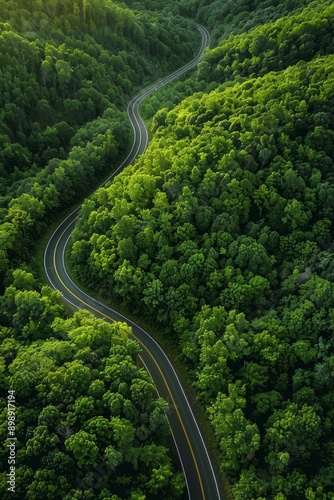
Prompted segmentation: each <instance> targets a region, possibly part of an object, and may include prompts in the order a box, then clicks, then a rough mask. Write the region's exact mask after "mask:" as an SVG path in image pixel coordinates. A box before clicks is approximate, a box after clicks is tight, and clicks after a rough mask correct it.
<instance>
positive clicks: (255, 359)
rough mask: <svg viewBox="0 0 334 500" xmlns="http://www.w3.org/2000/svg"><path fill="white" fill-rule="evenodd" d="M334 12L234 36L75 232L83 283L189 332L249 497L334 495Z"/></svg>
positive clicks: (191, 350) (238, 482)
mask: <svg viewBox="0 0 334 500" xmlns="http://www.w3.org/2000/svg"><path fill="white" fill-rule="evenodd" d="M312 9H313V10H312ZM303 23H305V25H304V24H303ZM297 26H299V29H297ZM332 26H333V9H332V7H331V6H330V5H329V3H328V2H317V3H316V4H315V3H313V4H311V5H310V6H309V7H307V8H306V9H305V10H304V11H303V12H302V13H300V12H298V13H296V14H295V15H294V16H288V17H287V18H286V19H282V20H278V21H276V22H275V23H271V24H270V23H269V24H268V25H263V26H260V27H258V28H256V29H254V30H253V31H252V33H251V34H248V33H245V34H243V35H238V37H236V38H233V39H230V40H227V41H223V42H221V44H220V46H219V47H218V48H217V49H214V50H213V51H211V52H209V53H208V56H207V59H206V61H205V62H204V63H203V64H202V69H201V70H200V75H201V76H200V79H201V80H202V81H207V85H208V86H209V87H210V86H211V87H212V84H213V86H214V87H216V88H215V90H212V91H211V92H198V93H196V94H194V95H193V96H191V97H189V98H187V99H186V100H185V101H183V102H182V103H181V104H180V105H179V106H177V107H176V108H175V109H172V110H171V111H168V110H167V109H162V110H160V111H159V112H158V113H157V114H156V116H155V117H154V120H153V127H154V131H155V135H154V138H153V140H152V143H151V145H150V147H149V150H148V151H147V153H146V154H145V155H144V156H143V157H142V158H141V159H140V160H139V162H138V163H137V164H136V165H134V166H132V167H129V168H127V169H126V170H125V171H124V172H123V173H122V174H120V175H119V176H118V177H117V179H115V180H114V181H113V182H112V183H111V184H110V185H109V186H108V187H106V188H103V189H100V190H99V191H98V192H97V193H96V194H94V195H93V196H92V197H91V198H90V200H89V201H87V202H86V203H85V204H84V206H83V209H82V215H81V217H80V219H79V221H78V225H77V228H76V230H75V234H74V241H73V246H72V252H71V260H72V265H73V268H74V270H75V273H76V275H77V276H78V277H79V278H80V279H81V281H82V282H83V283H87V284H88V285H89V286H90V287H92V288H94V289H95V290H97V291H98V292H99V293H101V294H103V295H105V296H106V297H108V298H111V299H112V300H115V301H121V302H122V304H123V305H125V306H126V307H128V308H129V309H130V310H131V311H132V312H134V313H136V314H138V315H140V316H143V317H144V318H145V319H146V320H148V321H150V322H151V323H152V324H156V325H157V326H158V327H159V328H160V329H163V330H164V332H165V335H166V336H168V337H169V338H171V339H173V341H174V342H176V343H178V345H179V350H180V359H181V360H182V361H183V362H184V364H185V366H186V367H187V369H188V371H189V374H190V376H191V377H192V379H193V381H194V387H195V388H196V389H197V390H198V398H199V401H200V402H201V403H202V404H203V406H204V408H206V411H207V413H208V415H209V417H210V419H211V421H212V425H213V427H214V429H215V433H216V436H217V442H218V444H219V447H220V450H221V469H222V470H223V471H224V472H227V473H228V475H229V477H230V478H231V481H232V483H233V484H234V487H233V492H234V496H235V498H236V499H238V500H248V499H249V500H251V499H253V498H256V499H260V498H261V499H262V498H266V499H275V500H284V499H291V500H295V499H304V498H307V499H320V498H321V499H331V498H332V496H333V494H334V492H333V484H334V469H333V465H332V464H333V449H334V448H333V432H334V429H333V423H332V422H333V418H332V417H333V414H332V412H333V397H334V394H333V376H334V375H333V335H332V331H333V306H334V303H333V300H334V299H333V297H334V293H333V292H334V289H333V286H334V285H333V280H334V275H333V269H334V267H333V262H334V260H333V246H332V237H333V225H332V224H333V223H332V220H333V217H332V214H333V209H334V185H333V181H334V178H333V160H334V158H333V153H334V151H333V136H334V128H333V125H334V114H333V104H334V100H333V98H334V95H333V89H334V85H333V84H334V81H333V80H334V72H333V67H334V56H333V54H332V52H333V35H332V33H333V30H332ZM306 28H308V29H306ZM273 30H274V31H273ZM284 30H285V31H284ZM305 30H306V31H305ZM312 30H313V31H312ZM269 32H271V33H274V34H275V36H274V35H272V38H270V37H269V35H268V33H269ZM282 33H284V36H283V34H282ZM261 37H265V39H266V40H267V41H268V44H267V45H265V44H264V43H262V42H261V43H260V41H261V40H262V39H263V38H261ZM324 37H327V39H326V43H325V44H324V43H323V40H324ZM256 40H258V41H259V44H258V45H257V49H255V41H256ZM234 42H235V45H234ZM252 44H254V47H253V48H251V45H252ZM294 47H295V49H296V47H298V51H297V49H296V50H295V52H294ZM255 50H256V54H255V52H254V51H255ZM252 51H253V52H252ZM279 54H286V56H287V58H288V59H287V58H286V57H285V56H284V57H283V56H282V57H281V58H280V57H279ZM228 60H230V61H231V62H230V65H231V68H232V69H229V68H228V67H227V65H226V61H228ZM280 61H281V62H280ZM259 75H261V76H259ZM213 78H214V82H213Z"/></svg>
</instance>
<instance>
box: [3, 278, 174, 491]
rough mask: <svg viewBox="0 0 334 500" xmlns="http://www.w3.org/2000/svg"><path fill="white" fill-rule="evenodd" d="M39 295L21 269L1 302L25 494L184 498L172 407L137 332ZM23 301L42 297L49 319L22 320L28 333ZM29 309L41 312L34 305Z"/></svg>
mask: <svg viewBox="0 0 334 500" xmlns="http://www.w3.org/2000/svg"><path fill="white" fill-rule="evenodd" d="M35 287H36V284H35V279H34V277H33V275H32V274H31V273H28V272H24V271H22V270H20V269H18V270H16V271H14V273H13V284H12V285H10V286H9V287H7V289H6V291H5V293H4V295H3V296H2V297H1V304H0V307H1V313H2V314H4V315H5V318H6V321H7V325H8V326H7V327H6V328H5V327H2V328H1V330H0V331H1V337H0V353H1V359H3V360H4V363H3V364H2V376H1V377H0V384H1V407H2V408H7V390H8V389H9V388H10V389H11V390H14V391H15V406H16V414H15V416H16V420H15V422H16V437H17V441H16V452H17V463H16V464H15V466H16V480H17V493H18V494H19V495H20V497H21V498H29V499H30V498H31V499H33V498H34V499H35V498H50V499H51V498H75V497H76V495H80V498H82V496H85V498H90V497H92V498H97V497H99V498H100V497H101V498H102V496H103V498H106V497H108V498H112V497H113V495H117V498H130V497H131V495H135V494H136V492H138V491H141V492H142V495H143V496H144V498H148V497H151V498H157V497H158V496H163V497H164V498H181V497H182V495H183V490H184V479H183V476H182V475H181V474H180V473H179V472H176V471H175V470H174V465H173V462H172V459H171V457H170V452H169V449H168V447H167V443H168V441H167V439H168V437H169V434H170V430H169V427H168V423H167V421H166V417H165V412H166V411H167V410H168V405H167V403H165V402H164V401H163V400H161V399H156V397H155V386H154V385H153V383H152V381H151V379H150V377H149V376H148V374H147V373H146V371H144V370H143V369H142V368H138V367H137V365H136V360H137V355H138V353H139V352H140V349H139V345H138V344H137V343H136V342H135V341H133V340H130V339H129V338H128V336H129V334H130V333H131V331H130V329H129V328H128V327H127V326H126V325H125V324H122V323H112V324H111V323H106V322H105V321H104V320H101V319H97V318H95V317H94V316H93V315H91V314H90V313H89V312H88V311H83V310H82V311H78V312H77V313H75V314H74V315H73V316H71V317H70V318H66V317H65V313H64V311H63V310H62V308H61V307H60V306H59V305H57V313H56V314H54V313H55V310H54V308H55V305H54V301H55V296H56V297H58V294H55V292H53V291H51V290H50V289H49V288H48V287H43V288H42V291H40V290H38V289H37V288H35ZM23 293H26V294H32V293H34V294H35V295H34V296H33V300H34V307H35V308H36V310H37V311H38V314H39V317H38V318H37V317H34V321H35V322H36V324H38V328H37V329H36V327H35V326H34V324H33V323H32V320H31V321H27V319H26V318H25V316H24V315H23V314H21V316H22V320H21V323H20V328H21V329H23V330H24V331H25V334H22V335H20V333H19V331H20V330H19V328H18V326H19V325H18V323H17V320H16V313H15V314H14V315H12V318H10V314H9V311H10V308H11V307H12V308H13V309H15V307H18V306H17V305H18V304H19V303H20V301H21V299H22V294H23ZM22 303H23V304H27V307H28V306H29V307H30V308H31V304H30V302H29V300H24V301H23V302H22ZM31 314H33V312H31ZM36 314H37V313H36ZM41 316H42V317H43V319H44V322H43V324H42V323H41V321H40V320H39V318H40V317H41ZM37 331H38V333H39V336H38V337H37V336H36V332H37ZM14 337H15V338H14ZM112 391H115V392H112ZM5 413H7V409H6V410H3V415H2V416H3V418H2V422H3V425H2V426H1V429H0V433H1V437H2V438H3V442H5V440H6V437H7V423H6V422H7V416H6V415H5ZM0 460H1V470H2V471H3V472H2V473H1V474H0V491H1V498H4V499H7V498H8V499H9V498H10V497H11V495H12V493H11V492H9V491H8V489H7V487H8V485H7V483H6V480H7V479H8V478H7V476H6V473H7V469H8V463H7V460H8V455H7V451H6V447H3V450H2V452H1V453H0ZM139 471H140V473H139ZM75 491H76V492H77V493H74V492H75ZM151 495H153V496H151Z"/></svg>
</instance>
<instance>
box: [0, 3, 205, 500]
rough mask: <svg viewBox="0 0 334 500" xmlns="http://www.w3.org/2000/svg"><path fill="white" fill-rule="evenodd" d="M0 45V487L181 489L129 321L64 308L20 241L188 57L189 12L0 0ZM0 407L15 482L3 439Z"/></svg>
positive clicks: (97, 176)
mask: <svg viewBox="0 0 334 500" xmlns="http://www.w3.org/2000/svg"><path fill="white" fill-rule="evenodd" d="M160 7H161V6H160ZM0 44H1V50H0V79H1V83H0V84H1V90H2V92H1V95H0V113H1V121H0V135H1V141H0V241H1V244H0V280H1V281H0V294H1V296H0V350H1V356H0V367H1V368H0V373H1V376H0V379H1V385H0V401H1V408H0V411H1V413H2V418H1V430H0V433H1V443H2V444H3V446H1V458H0V460H1V474H0V496H1V498H4V499H6V498H20V499H23V498H27V499H34V500H35V499H41V500H42V499H43V500H44V499H50V500H53V499H57V498H59V499H62V500H63V499H68V500H70V499H71V500H72V499H74V498H87V499H88V498H92V499H93V498H94V499H96V498H101V499H102V498H113V499H114V500H116V499H121V498H131V499H132V500H143V499H145V498H152V499H154V498H161V497H163V498H170V499H174V498H181V497H182V496H183V492H184V489H185V481H184V477H183V474H182V473H181V472H180V470H179V464H178V461H177V460H176V458H175V456H174V453H175V451H174V448H173V446H172V445H171V437H170V429H169V426H168V423H167V420H166V415H165V414H166V412H167V410H168V405H167V403H166V402H165V401H163V400H162V399H160V398H157V396H156V389H155V386H154V384H153V382H152V380H151V379H150V378H149V376H148V375H147V373H146V371H145V370H144V369H143V368H142V367H141V366H140V363H139V361H138V354H139V352H140V348H139V345H138V344H137V343H136V342H135V341H133V340H130V339H129V334H130V333H131V330H130V329H129V327H127V326H126V324H122V323H115V324H112V325H110V324H107V323H106V322H104V321H102V320H97V319H95V318H94V317H93V316H92V315H91V314H90V313H88V312H87V311H80V312H77V313H76V314H74V315H72V314H71V313H70V312H69V311H68V310H66V309H65V308H64V307H63V305H62V304H61V301H60V295H59V294H58V293H57V292H55V291H53V290H52V289H51V288H49V287H48V286H46V285H45V281H44V279H43V278H41V272H40V270H39V266H38V265H36V256H35V252H36V248H37V246H38V241H39V240H40V239H41V237H42V236H43V235H44V234H45V232H46V231H47V230H48V228H49V226H50V224H52V222H53V221H54V220H56V219H57V218H59V216H60V215H61V213H63V211H64V209H66V208H69V207H71V206H73V204H75V203H78V202H79V201H80V200H82V197H83V196H84V195H85V194H88V193H90V191H91V189H92V187H93V186H94V185H96V186H97V185H99V184H100V183H101V181H102V180H103V178H105V177H106V176H107V175H109V174H110V172H111V171H112V170H113V169H114V168H116V167H118V165H119V163H120V161H121V160H122V159H123V158H124V157H125V156H126V155H127V152H128V148H129V146H130V144H131V139H132V137H131V127H130V125H129V124H128V121H127V117H126V113H125V109H126V103H127V101H128V100H129V99H130V97H131V96H133V95H134V94H135V93H136V91H138V90H139V89H141V88H142V87H143V86H145V85H148V84H150V83H152V82H154V81H155V80H156V79H158V78H159V77H161V76H163V75H165V74H166V73H169V72H170V71H173V70H174V69H175V66H181V65H182V64H183V63H184V62H187V61H188V60H189V59H190V58H191V57H192V54H193V50H194V47H197V46H199V40H198V35H197V30H196V29H195V27H194V22H193V21H188V20H186V19H184V18H182V17H180V16H179V15H178V13H177V12H176V13H175V14H173V9H172V7H170V8H169V9H168V12H166V11H164V9H161V8H152V7H150V6H145V5H143V4H142V5H140V4H137V6H134V8H133V9H132V8H131V6H130V5H129V6H126V5H125V4H124V3H117V2H111V1H103V0H94V1H85V0H83V1H78V2H68V1H63V0H60V1H57V2H50V1H48V2H46V1H40V2H32V1H16V2H12V1H6V0H2V1H1V2H0ZM179 45H182V47H183V51H182V52H181V53H179V51H177V50H176V48H177V47H179ZM8 391H11V392H10V397H11V401H12V402H14V405H12V403H10V404H11V405H12V406H14V407H15V409H16V411H15V417H13V416H12V414H13V410H9V405H7V403H8V402H9V399H8V398H9V393H8ZM13 418H16V421H15V422H16V426H15V423H14V424H13V425H14V428H15V431H16V439H17V441H16V464H15V465H14V467H16V471H15V475H16V490H15V493H13V492H12V491H9V490H8V483H7V480H8V476H7V472H8V470H7V469H8V448H7V447H6V444H5V443H6V439H7V438H8V429H9V427H8V425H7V423H8V421H10V422H13V420H12V419H13Z"/></svg>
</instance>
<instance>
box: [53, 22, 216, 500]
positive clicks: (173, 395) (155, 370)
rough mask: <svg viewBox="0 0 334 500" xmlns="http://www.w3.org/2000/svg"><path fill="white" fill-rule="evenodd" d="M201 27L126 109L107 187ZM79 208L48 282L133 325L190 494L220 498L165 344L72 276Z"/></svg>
mask: <svg viewBox="0 0 334 500" xmlns="http://www.w3.org/2000/svg"><path fill="white" fill-rule="evenodd" d="M198 30H199V31H200V33H201V37H202V45H201V48H200V50H199V52H198V54H197V56H196V57H195V58H194V59H193V60H192V61H190V62H189V63H188V64H186V65H185V66H183V67H182V68H180V69H178V70H177V71H175V72H174V73H172V74H171V75H169V76H167V77H165V78H163V79H161V80H160V81H158V82H157V83H155V84H154V85H152V86H150V87H148V88H147V89H145V90H143V91H142V92H141V93H140V94H138V95H137V96H136V97H134V98H133V99H132V100H131V101H130V103H129V105H128V109H127V113H128V116H129V119H130V121H131V124H132V127H133V132H134V139H133V145H132V148H131V151H130V153H129V154H128V156H127V158H126V159H125V160H124V161H123V163H122V164H121V165H120V166H119V167H118V168H117V170H115V171H114V172H113V173H112V174H111V175H110V176H109V177H108V179H107V180H106V181H105V182H104V183H103V185H104V184H105V183H106V182H108V181H110V180H111V179H112V178H113V177H115V175H117V173H118V172H120V171H121V170H122V169H123V168H124V167H125V166H127V165H129V164H130V163H132V162H133V161H134V160H135V159H136V158H137V157H138V156H139V155H141V154H142V153H143V152H144V151H145V149H146V147H147V144H148V133H147V130H146V127H145V124H144V122H143V120H142V118H141V116H140V114H139V107H140V104H141V103H142V101H143V100H144V99H145V98H146V97H147V96H149V95H150V94H151V93H153V92H154V91H155V90H156V89H157V88H160V87H162V86H163V85H166V84H167V83H169V82H170V81H172V80H174V79H175V78H177V77H178V76H179V75H181V74H182V73H184V72H185V71H187V70H189V69H190V68H192V67H194V66H195V65H196V64H197V63H198V61H199V60H200V59H201V57H202V55H203V52H204V51H205V49H206V48H207V47H208V45H209V42H210V35H209V33H208V32H207V30H206V29H205V28H203V27H202V26H198ZM79 210H80V207H79V208H77V209H76V210H75V211H74V212H72V213H71V214H70V215H69V216H68V217H67V218H66V219H65V220H64V221H63V222H62V223H61V224H60V226H59V227H58V228H57V229H56V231H55V232H54V233H53V234H52V236H51V238H50V240H49V242H48V244H47V247H46V249H45V253H44V269H45V274H46V277H47V280H48V282H49V284H50V285H51V286H52V287H53V288H54V289H56V290H59V291H60V292H61V294H62V298H63V299H64V300H65V301H66V302H67V303H68V304H70V305H71V306H72V307H74V308H77V309H80V308H86V309H88V310H89V311H91V312H92V313H94V314H95V315H96V316H97V317H99V318H104V319H105V320H107V321H122V322H126V323H127V324H128V325H129V326H130V327H131V328H132V331H133V338H135V339H136V340H137V341H138V342H139V344H140V346H141V349H142V352H141V354H140V358H141V361H142V363H143V364H144V366H145V367H146V369H147V370H148V372H149V374H150V375H151V377H152V378H153V380H154V382H155V385H156V387H157V391H158V394H159V396H161V397H162V398H164V399H165V400H166V401H167V402H168V404H169V411H168V415H167V418H168V421H169V424H170V428H171V432H172V436H173V439H174V442H175V446H176V449H177V451H178V455H179V458H180V462H181V465H182V469H183V472H184V475H185V478H186V484H187V490H188V496H189V498H190V499H191V500H203V499H205V500H215V499H217V500H220V499H222V498H223V496H222V493H221V492H220V489H219V486H218V482H217V478H216V475H215V472H214V469H213V466H212V463H211V460H210V456H209V453H208V450H207V447H206V445H205V442H204V440H203V436H202V434H201V431H200V428H199V425H198V422H197V418H196V416H195V414H194V412H193V410H192V407H191V404H190V402H189V400H188V398H187V396H186V393H185V391H184V389H183V387H182V384H181V381H180V379H179V377H178V375H177V373H176V371H175V369H174V368H173V366H172V364H171V362H170V361H169V359H168V358H167V356H166V354H165V353H164V351H163V350H162V348H161V347H160V346H159V344H158V343H157V342H156V341H155V340H154V339H153V338H152V337H151V336H150V335H149V334H148V333H147V332H146V331H145V330H143V329H142V328H141V327H140V326H138V325H137V324H135V323H134V322H133V321H131V320H130V319H128V318H126V317H125V316H123V315H122V314H120V313H118V312H117V311H115V310H113V309H111V308H110V307H107V306H106V305H104V304H103V303H101V302H99V301H98V300H96V299H94V298H93V297H90V296H89V295H87V294H86V293H85V292H84V291H83V290H81V289H80V288H79V287H78V286H77V285H76V284H75V283H74V282H73V281H72V280H71V278H70V276H69V275H68V273H67V271H66V267H65V250H66V246H67V244H68V241H69V239H70V237H71V233H72V231H73V229H74V226H75V222H76V219H77V216H78V212H79Z"/></svg>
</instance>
